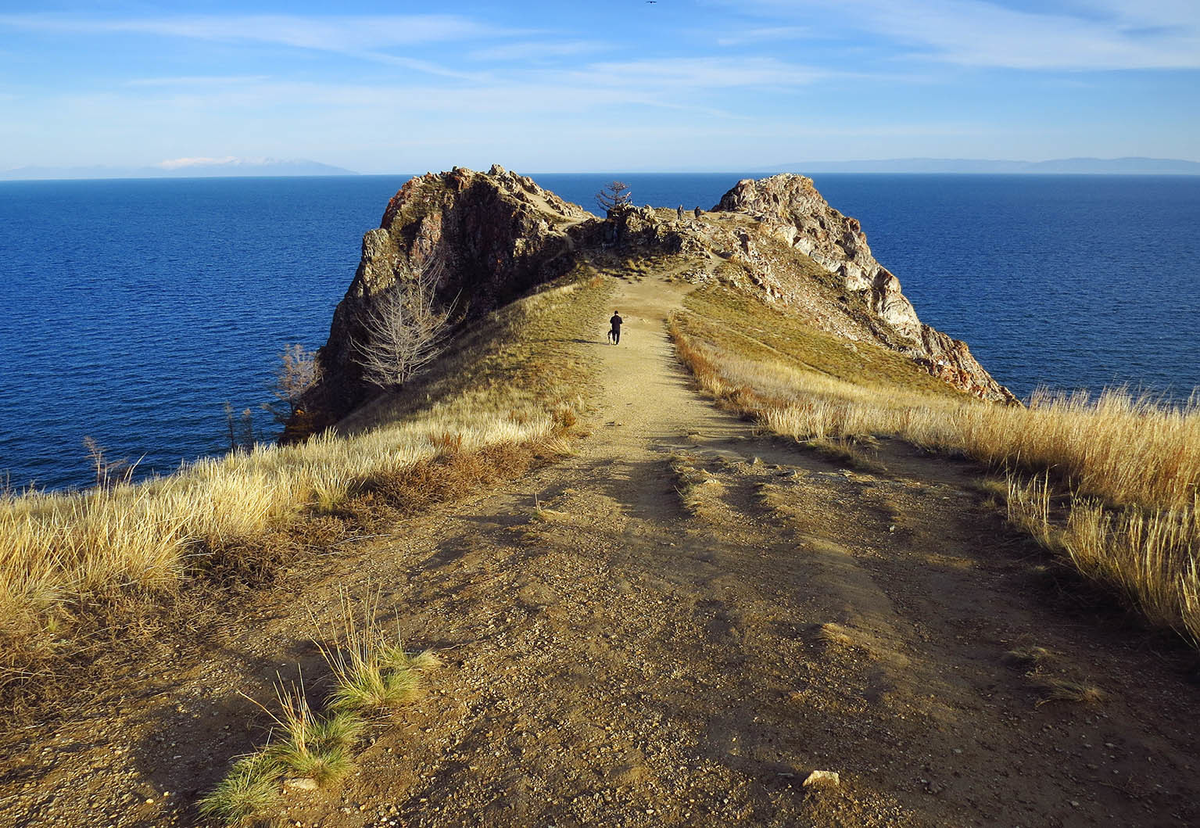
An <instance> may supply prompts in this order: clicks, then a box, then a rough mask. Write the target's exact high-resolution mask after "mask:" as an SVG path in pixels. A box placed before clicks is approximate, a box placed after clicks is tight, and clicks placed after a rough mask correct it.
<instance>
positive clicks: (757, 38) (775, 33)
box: [717, 26, 815, 46]
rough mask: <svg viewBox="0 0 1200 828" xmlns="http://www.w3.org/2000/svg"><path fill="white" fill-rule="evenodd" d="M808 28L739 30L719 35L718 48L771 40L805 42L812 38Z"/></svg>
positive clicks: (784, 27)
mask: <svg viewBox="0 0 1200 828" xmlns="http://www.w3.org/2000/svg"><path fill="white" fill-rule="evenodd" d="M814 34H815V33H814V31H813V29H811V28H809V27H808V26H762V27H759V28H755V29H741V30H737V31H733V32H730V33H728V34H724V35H721V36H720V37H718V38H717V45H718V46H745V45H748V44H751V43H766V42H769V41H773V40H805V39H808V38H811V37H813V36H814Z"/></svg>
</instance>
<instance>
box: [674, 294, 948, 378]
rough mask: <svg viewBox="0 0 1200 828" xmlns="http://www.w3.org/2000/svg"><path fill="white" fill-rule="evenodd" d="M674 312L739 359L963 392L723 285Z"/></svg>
mask: <svg viewBox="0 0 1200 828" xmlns="http://www.w3.org/2000/svg"><path fill="white" fill-rule="evenodd" d="M686 307H687V309H688V311H690V313H688V314H684V315H682V316H681V317H680V320H679V322H680V325H681V327H682V330H683V332H684V333H686V334H688V335H689V336H691V337H694V338H697V339H700V340H702V341H704V342H707V343H708V344H710V345H712V346H713V347H715V348H717V349H718V350H720V351H723V352H726V353H732V354H737V355H738V356H740V357H743V358H745V359H750V360H755V361H758V362H764V363H770V362H773V361H778V362H784V363H785V364H787V365H790V366H792V367H795V368H799V369H802V370H808V371H812V372H814V373H817V374H822V375H825V376H828V377H831V378H833V379H838V380H843V381H846V382H852V383H856V384H858V385H866V386H870V385H881V386H895V387H901V388H904V389H906V390H910V391H917V392H923V393H928V394H932V395H936V396H943V397H948V398H953V399H956V400H957V399H961V398H963V395H962V394H960V393H959V392H957V391H955V390H954V389H953V388H951V387H950V386H949V385H947V384H946V383H944V382H942V381H941V380H938V379H936V378H935V377H932V376H930V375H929V374H928V373H927V372H926V371H924V370H922V369H921V368H920V367H919V366H918V365H917V364H916V363H914V362H913V361H912V360H911V359H908V358H907V357H904V356H902V355H901V354H898V353H895V352H894V351H889V350H887V349H885V348H882V347H880V346H878V345H875V344H874V343H870V342H862V343H850V342H848V341H847V340H845V339H842V338H841V337H837V336H834V335H832V334H829V333H825V332H824V331H820V330H817V329H816V328H814V327H812V326H811V325H809V324H806V323H805V322H804V321H803V320H802V319H798V318H797V317H795V316H793V315H791V314H788V313H786V312H784V311H781V310H777V309H775V308H771V307H769V306H767V305H765V304H763V303H762V302H760V301H759V300H757V299H755V298H754V297H752V296H749V295H747V294H745V293H742V292H740V291H736V290H733V289H730V288H727V287H709V288H703V289H701V290H698V291H696V292H695V293H693V294H692V295H691V296H689V297H688V299H687V302H686Z"/></svg>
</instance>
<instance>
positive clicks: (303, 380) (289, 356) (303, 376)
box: [267, 342, 321, 423]
mask: <svg viewBox="0 0 1200 828" xmlns="http://www.w3.org/2000/svg"><path fill="white" fill-rule="evenodd" d="M320 379H321V364H320V363H319V362H317V352H316V351H310V350H308V349H307V348H305V347H304V346H303V345H301V344H300V343H298V342H297V343H291V344H288V345H287V346H285V347H284V349H283V353H282V354H281V355H280V357H279V366H278V367H277V368H276V371H275V381H274V383H272V386H271V391H272V392H273V393H274V394H275V398H276V399H277V400H278V401H279V403H277V404H271V405H268V406H267V408H268V409H269V410H270V411H271V413H272V414H273V415H274V416H275V419H276V421H278V422H280V423H287V422H289V421H290V420H291V419H292V417H294V416H295V415H296V412H298V411H300V410H301V407H302V406H303V402H304V396H305V394H307V393H308V392H309V390H311V389H312V388H313V386H315V385H316V384H317V382H318V381H320ZM285 406H286V407H285Z"/></svg>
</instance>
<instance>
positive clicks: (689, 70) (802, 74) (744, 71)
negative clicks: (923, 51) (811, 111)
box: [575, 57, 830, 89]
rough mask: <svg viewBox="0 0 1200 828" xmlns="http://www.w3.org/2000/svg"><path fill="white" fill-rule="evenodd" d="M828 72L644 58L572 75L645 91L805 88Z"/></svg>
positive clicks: (763, 61) (769, 62) (752, 62)
mask: <svg viewBox="0 0 1200 828" xmlns="http://www.w3.org/2000/svg"><path fill="white" fill-rule="evenodd" d="M829 74H830V73H829V72H828V71H826V70H822V69H817V68H814V67H811V66H802V65H800V64H795V63H789V62H787V61H782V60H778V59H776V58H755V57H750V58H732V57H729V58H709V57H703V58H700V57H697V58H647V59H642V60H628V61H613V62H602V63H593V64H591V65H590V66H588V67H586V69H584V70H582V71H580V72H577V73H575V77H577V78H580V79H587V80H589V81H590V82H591V83H596V84H606V85H615V86H633V87H641V88H646V89H655V88H658V89H679V88H691V89H734V88H739V87H780V86H784V87H787V86H807V85H808V84H811V83H814V82H816V81H818V80H820V79H822V78H825V77H828V76H829Z"/></svg>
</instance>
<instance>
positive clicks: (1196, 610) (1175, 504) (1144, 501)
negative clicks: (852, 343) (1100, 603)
mask: <svg viewBox="0 0 1200 828" xmlns="http://www.w3.org/2000/svg"><path fill="white" fill-rule="evenodd" d="M713 305H720V306H722V307H723V311H722V313H721V314H720V318H721V325H720V326H718V325H716V324H714V322H713V320H714V319H715V318H718V317H716V316H702V315H700V313H699V312H698V311H699V310H703V309H707V308H708V307H710V306H713ZM693 308H694V310H693V312H690V313H687V314H684V315H681V316H680V317H678V318H676V319H675V320H674V321H673V323H672V327H671V332H672V336H673V338H674V340H675V343H676V347H677V349H678V352H679V354H680V356H681V358H682V359H683V360H684V361H685V362H686V363H687V364H688V366H689V367H690V368H691V370H692V372H693V373H694V375H695V376H696V378H697V381H698V382H699V383H700V385H701V387H702V388H703V389H704V390H706V391H707V392H709V393H710V394H712V395H713V396H714V397H716V398H718V399H719V400H721V401H723V402H724V403H725V404H727V405H729V406H731V407H733V408H736V409H738V410H740V411H742V412H744V413H747V414H750V415H753V416H754V417H756V418H757V419H758V421H759V422H760V423H761V424H762V425H763V426H764V427H765V428H767V429H768V430H770V431H772V432H774V433H777V434H781V435H785V436H788V437H792V438H794V439H796V440H800V441H805V442H809V441H814V440H815V441H821V440H847V439H861V438H866V437H875V436H890V437H896V438H899V439H902V440H906V441H908V442H911V443H914V444H916V445H920V446H923V447H925V448H928V449H932V450H938V451H943V452H949V453H953V454H959V455H964V456H967V457H971V458H973V459H976V460H979V461H981V462H983V463H986V464H988V465H990V466H993V467H999V468H1004V469H1008V470H1010V471H1012V472H1013V473H1014V474H1017V475H1020V476H1019V477H1014V478H1013V480H1014V481H1016V482H1010V486H1009V492H1008V504H1009V516H1010V519H1011V520H1012V521H1013V522H1014V523H1015V524H1017V525H1019V526H1021V527H1023V528H1025V529H1026V530H1028V531H1029V532H1030V533H1031V534H1032V535H1033V536H1034V537H1035V538H1036V539H1037V540H1038V541H1039V543H1041V544H1043V545H1044V546H1046V547H1047V548H1050V549H1053V550H1055V551H1056V552H1059V553H1062V554H1063V555H1065V556H1066V557H1067V558H1068V559H1069V560H1071V561H1072V562H1073V563H1074V564H1075V565H1076V567H1078V569H1079V570H1080V571H1081V572H1082V573H1083V574H1085V575H1087V576H1088V577H1091V578H1094V579H1097V580H1100V581H1103V582H1105V583H1107V584H1110V585H1112V586H1114V587H1116V588H1117V589H1118V590H1120V591H1121V592H1122V593H1123V594H1124V595H1125V596H1126V597H1127V599H1128V600H1129V601H1130V602H1131V603H1132V604H1134V605H1136V606H1138V607H1139V608H1140V609H1141V610H1142V611H1143V612H1145V614H1146V615H1147V616H1148V617H1149V618H1150V619H1151V620H1153V621H1154V622H1155V623H1157V624H1161V625H1164V626H1169V627H1173V628H1175V629H1177V630H1179V631H1181V632H1183V633H1185V634H1186V635H1188V636H1189V637H1191V638H1192V639H1193V640H1195V641H1200V569H1198V564H1197V558H1198V556H1200V517H1198V515H1200V496H1198V494H1197V491H1198V489H1200V406H1198V405H1197V404H1196V401H1195V399H1193V401H1192V403H1190V404H1188V405H1184V406H1168V405H1162V404H1159V403H1157V402H1156V401H1154V400H1152V399H1148V398H1145V397H1136V396H1133V395H1131V394H1129V393H1128V392H1127V391H1125V390H1124V389H1112V390H1108V391H1105V392H1104V393H1102V394H1100V395H1099V396H1098V397H1095V398H1092V397H1088V396H1087V395H1084V394H1075V395H1071V396H1064V395H1052V394H1046V393H1039V394H1036V395H1035V396H1034V398H1033V399H1032V400H1031V402H1030V405H1029V406H1028V407H1018V406H1004V405H997V404H988V403H982V402H980V401H978V400H975V399H973V398H969V397H966V396H965V395H962V394H957V393H945V392H943V391H939V392H938V393H931V392H929V391H928V390H926V389H925V387H924V383H909V382H901V383H897V382H895V381H894V380H895V378H896V377H900V376H902V372H901V371H899V370H898V369H896V368H895V366H894V365H892V364H891V363H889V362H886V361H882V357H879V356H878V355H872V354H870V353H869V350H868V346H864V345H863V344H861V343H860V344H859V345H858V355H860V356H862V360H861V364H862V365H863V368H862V371H861V372H860V376H859V377H858V378H857V381H856V379H855V377H854V376H853V374H852V373H848V372H849V370H850V369H849V368H848V367H847V363H846V362H845V360H842V359H841V355H840V354H837V355H836V356H837V360H836V361H830V360H831V359H832V358H829V359H826V358H824V357H821V356H820V354H817V355H816V356H813V355H809V356H807V357H805V358H804V359H800V358H798V357H797V358H787V357H788V355H785V354H783V353H781V351H780V349H777V348H770V349H768V348H766V347H765V346H764V345H763V343H762V342H758V345H757V346H753V347H750V346H747V347H740V346H739V344H738V339H737V338H734V337H731V336H729V335H728V334H727V333H725V332H724V327H726V326H729V325H731V324H733V325H735V326H736V327H737V328H738V329H739V330H740V331H742V333H741V334H740V338H741V339H743V340H744V339H753V337H751V336H749V335H747V334H746V333H745V331H747V330H755V329H759V330H767V329H771V330H778V328H779V325H778V324H770V323H775V322H776V321H777V319H776V318H777V316H778V312H777V311H774V310H771V309H769V308H766V307H756V306H755V305H754V304H753V303H747V302H745V301H744V300H739V301H737V302H729V301H725V300H723V299H722V297H721V295H720V293H718V292H709V293H708V294H706V295H704V296H703V297H702V300H701V301H700V302H697V303H694V304H693ZM822 336H824V335H816V334H814V337H815V338H814V339H813V341H814V342H818V343H821V345H820V347H821V348H823V349H824V350H825V351H827V352H831V353H832V352H833V350H832V349H833V346H832V345H829V344H828V343H824V340H823V339H822V338H821V337H822ZM751 354H752V356H751ZM817 364H824V365H826V367H828V368H829V370H828V371H825V370H818V368H817V367H814V365H817ZM880 365H884V366H886V368H887V370H886V371H883V370H881V369H879V368H878V366H880ZM914 370H915V369H914ZM835 374H836V375H835ZM1056 492H1058V493H1061V496H1060V497H1059V498H1058V499H1059V501H1060V502H1059V503H1057V504H1052V500H1053V499H1054V497H1055V493H1056Z"/></svg>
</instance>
